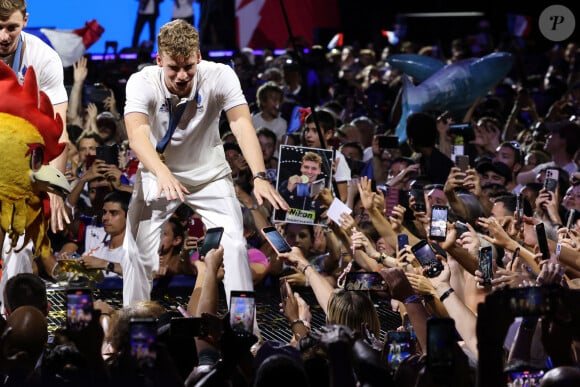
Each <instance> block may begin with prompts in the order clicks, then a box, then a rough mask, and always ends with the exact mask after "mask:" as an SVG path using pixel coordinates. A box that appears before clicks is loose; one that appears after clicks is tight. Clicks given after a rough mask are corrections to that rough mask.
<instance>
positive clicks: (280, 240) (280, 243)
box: [262, 226, 292, 254]
mask: <svg viewBox="0 0 580 387" xmlns="http://www.w3.org/2000/svg"><path fill="white" fill-rule="evenodd" d="M262 235H264V237H265V238H266V240H267V241H268V243H270V246H272V248H273V249H274V250H275V251H276V252H277V253H278V254H280V253H288V252H290V251H292V248H291V247H290V245H289V244H288V242H286V239H284V237H283V236H282V235H281V234H280V233H279V232H278V230H277V229H276V227H274V226H269V227H264V228H263V229H262Z"/></svg>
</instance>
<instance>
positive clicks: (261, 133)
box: [256, 127, 279, 185]
mask: <svg viewBox="0 0 580 387" xmlns="http://www.w3.org/2000/svg"><path fill="white" fill-rule="evenodd" d="M256 135H257V136H258V141H259V142H260V148H261V149H262V156H263V158H264V164H265V165H266V174H267V175H268V179H270V181H271V182H272V184H274V185H275V184H276V179H277V178H278V158H277V157H276V154H277V152H278V144H279V141H278V138H277V137H276V134H275V133H274V132H273V131H271V130H270V129H268V128H266V127H261V128H258V129H257V130H256Z"/></svg>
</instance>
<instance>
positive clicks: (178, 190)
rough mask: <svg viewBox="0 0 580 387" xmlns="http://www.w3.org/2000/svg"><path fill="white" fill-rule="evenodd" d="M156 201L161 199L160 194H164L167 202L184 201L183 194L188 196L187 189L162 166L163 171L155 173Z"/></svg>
mask: <svg viewBox="0 0 580 387" xmlns="http://www.w3.org/2000/svg"><path fill="white" fill-rule="evenodd" d="M156 175H157V199H159V198H161V192H165V197H166V198H167V200H177V199H179V200H181V201H182V202H183V201H185V197H184V196H183V194H184V193H185V194H189V193H190V192H189V191H188V189H187V188H185V186H184V185H183V184H182V183H181V182H180V181H179V180H177V178H176V177H175V176H173V174H172V173H171V171H170V170H169V169H168V168H167V167H165V166H164V169H161V170H159V171H158V172H157V173H156Z"/></svg>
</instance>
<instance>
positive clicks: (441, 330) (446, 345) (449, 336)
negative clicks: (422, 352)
mask: <svg viewBox="0 0 580 387" xmlns="http://www.w3.org/2000/svg"><path fill="white" fill-rule="evenodd" d="M456 342H457V337H456V333H455V322H454V321H453V319H451V318H430V319H428V320H427V367H428V369H429V370H430V371H431V372H434V373H436V374H441V373H445V372H450V371H451V369H452V368H453V364H454V358H455V354H454V352H453V351H454V347H455V345H456Z"/></svg>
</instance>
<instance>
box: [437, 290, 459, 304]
mask: <svg viewBox="0 0 580 387" xmlns="http://www.w3.org/2000/svg"><path fill="white" fill-rule="evenodd" d="M454 291H455V290H453V288H449V289H447V290H446V291H445V292H443V294H442V295H440V296H439V301H441V302H443V301H445V299H446V298H447V297H449V296H450V295H451V293H453V292H454Z"/></svg>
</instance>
